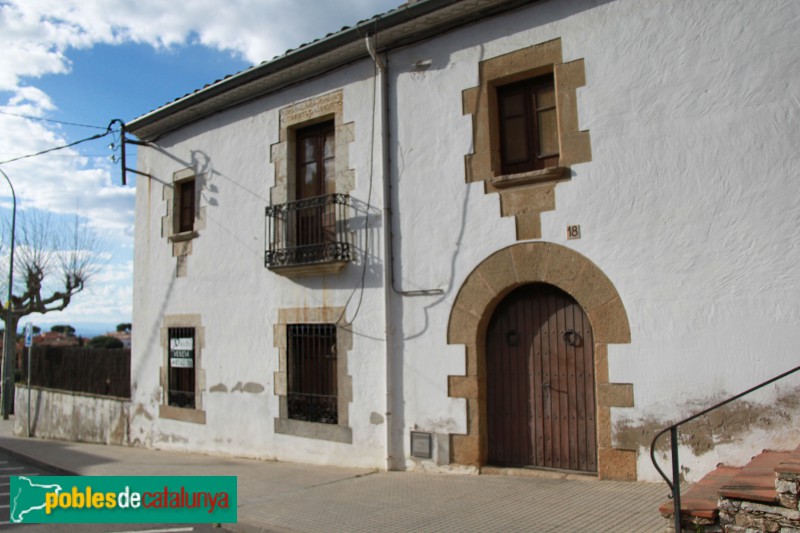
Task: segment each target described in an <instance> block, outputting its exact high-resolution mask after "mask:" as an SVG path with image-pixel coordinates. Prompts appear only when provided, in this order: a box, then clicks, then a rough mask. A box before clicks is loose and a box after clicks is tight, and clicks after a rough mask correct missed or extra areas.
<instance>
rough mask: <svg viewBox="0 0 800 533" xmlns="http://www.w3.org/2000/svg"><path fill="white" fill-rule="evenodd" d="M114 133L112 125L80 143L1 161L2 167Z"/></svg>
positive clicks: (76, 142)
mask: <svg viewBox="0 0 800 533" xmlns="http://www.w3.org/2000/svg"><path fill="white" fill-rule="evenodd" d="M112 133H116V132H115V130H112V129H111V124H109V125H108V128H106V131H105V132H103V133H98V134H96V135H92V136H91V137H86V138H85V139H80V140H78V141H75V142H71V143H69V144H65V145H62V146H56V147H54V148H48V149H47V150H42V151H41V152H36V153H35V154H28V155H21V156H19V157H15V158H13V159H8V160H6V161H0V165H5V164H6V163H13V162H14V161H19V160H20V159H27V158H29V157H36V156H39V155H44V154H47V153H50V152H55V151H56V150H63V149H64V148H69V147H71V146H75V145H77V144H81V143H85V142H88V141H94V140H96V139H102V138H103V137H105V136H107V135H111V134H112Z"/></svg>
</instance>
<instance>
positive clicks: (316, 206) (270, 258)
mask: <svg viewBox="0 0 800 533" xmlns="http://www.w3.org/2000/svg"><path fill="white" fill-rule="evenodd" d="M349 206H350V197H349V196H348V195H346V194H327V195H324V196H316V197H314V198H304V199H302V200H296V201H294V202H287V203H285V204H278V205H273V206H270V207H267V210H266V218H267V235H268V239H269V245H268V248H267V250H266V253H265V257H264V262H265V265H266V266H267V268H270V269H273V270H279V269H291V267H300V266H304V265H305V266H308V265H338V268H341V267H342V266H344V264H345V263H347V262H349V261H350V260H351V246H350V243H349V242H348V238H347V237H348V232H347V222H348V218H349ZM338 268H337V269H338Z"/></svg>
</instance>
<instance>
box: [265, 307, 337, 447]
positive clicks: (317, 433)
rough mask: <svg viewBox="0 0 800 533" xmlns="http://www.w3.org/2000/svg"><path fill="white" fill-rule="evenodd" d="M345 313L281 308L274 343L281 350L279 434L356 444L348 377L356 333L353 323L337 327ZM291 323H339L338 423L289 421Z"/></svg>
mask: <svg viewBox="0 0 800 533" xmlns="http://www.w3.org/2000/svg"><path fill="white" fill-rule="evenodd" d="M343 314H344V308H343V307H316V308H306V307H302V308H282V309H278V322H277V323H275V324H274V325H273V333H274V340H273V344H274V346H275V347H276V348H277V349H278V371H277V372H275V373H274V391H273V393H274V394H275V396H277V397H278V401H279V408H278V409H279V411H278V416H277V417H275V418H274V420H275V433H277V434H281V435H291V436H294V437H304V438H308V439H317V440H326V441H332V442H340V443H344V444H352V443H353V430H352V428H351V427H350V426H349V424H350V412H349V411H350V404H351V403H352V402H353V378H352V376H350V375H349V374H348V354H349V352H350V351H351V350H352V348H353V333H352V332H351V331H350V329H349V324H337V321H338V320H339V318H340V317H342V316H343ZM289 324H336V325H337V329H336V357H337V361H336V364H337V375H336V379H337V390H338V396H337V410H338V420H339V421H338V424H325V423H322V422H307V421H305V420H294V419H291V418H289V404H288V396H287V391H288V389H289V384H288V379H287V378H288V368H289V367H288V351H287V326H288V325H289Z"/></svg>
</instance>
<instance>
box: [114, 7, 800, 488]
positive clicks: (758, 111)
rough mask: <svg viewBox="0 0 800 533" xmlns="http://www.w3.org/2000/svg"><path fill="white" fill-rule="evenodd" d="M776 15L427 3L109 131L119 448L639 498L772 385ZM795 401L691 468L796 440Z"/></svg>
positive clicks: (785, 178) (779, 192) (793, 280)
mask: <svg viewBox="0 0 800 533" xmlns="http://www.w3.org/2000/svg"><path fill="white" fill-rule="evenodd" d="M798 20H800V4H799V3H797V2H795V1H793V0H783V1H781V0H767V1H763V2H751V1H746V0H739V1H728V0H725V1H723V0H718V1H703V2H683V1H679V0H664V1H660V2H650V1H636V0H613V1H599V0H594V1H588V0H585V1H584V0H575V1H559V0H549V1H531V2H520V1H513V0H425V1H420V2H417V3H413V4H410V5H404V6H402V7H400V8H398V9H397V10H395V11H391V12H389V13H386V14H383V15H380V16H377V17H376V18H374V19H371V20H369V21H365V22H362V23H360V24H359V25H358V26H357V27H352V28H350V29H344V30H342V31H340V32H338V33H336V34H333V35H331V36H329V37H326V38H324V39H321V40H319V41H315V42H314V43H311V44H308V45H304V46H301V47H299V48H297V49H296V50H293V51H291V52H289V53H287V54H286V55H284V56H281V57H279V58H277V59H274V60H272V61H269V62H265V63H263V64H260V65H257V66H255V67H252V68H251V69H248V70H246V71H244V72H241V73H238V74H236V75H233V76H231V77H228V78H226V79H224V80H221V81H218V82H216V83H213V84H211V85H209V86H207V87H206V88H204V89H201V90H198V91H196V92H194V93H192V94H189V95H187V96H184V97H182V98H179V99H177V100H175V101H174V102H172V103H169V104H167V105H165V106H163V107H161V108H159V109H156V110H154V111H152V112H150V113H148V114H145V115H143V116H141V117H139V118H137V119H136V120H134V121H133V122H132V123H130V124H128V125H127V128H128V131H129V132H130V133H133V134H135V135H136V136H137V137H138V138H139V139H140V140H141V141H144V142H146V143H147V146H143V147H140V148H139V155H138V167H137V168H138V171H140V172H142V173H144V174H146V175H147V177H142V176H140V177H139V178H138V182H137V200H136V241H135V246H136V250H135V284H134V315H133V323H134V324H135V327H134V328H133V354H132V381H133V382H132V395H133V397H132V402H133V403H132V407H131V420H130V439H131V441H132V442H133V443H135V444H139V445H142V446H151V447H159V448H167V449H173V450H191V451H202V452H208V453H220V454H233V455H241V456H248V457H259V458H275V459H279V460H287V461H302V462H309V463H320V464H335V465H347V466H361V467H375V468H390V469H427V470H436V469H439V470H452V471H463V472H477V471H478V470H479V469H480V468H482V467H484V466H487V465H500V466H517V467H519V466H535V467H544V468H556V469H563V470H572V471H575V470H577V471H583V472H587V473H597V474H598V475H599V476H600V477H601V478H606V479H656V473H655V471H654V470H653V468H652V466H651V465H650V463H649V457H648V449H649V442H650V439H651V438H652V436H653V434H654V433H655V431H656V430H657V429H659V428H661V427H663V426H664V425H666V424H668V423H671V422H674V421H676V420H678V419H680V418H683V417H685V416H687V415H689V414H691V413H692V412H694V411H697V410H699V409H701V408H703V407H706V406H708V405H710V404H712V403H714V402H715V401H718V400H721V399H723V398H725V397H726V396H730V395H732V394H734V393H736V392H739V391H740V390H743V389H746V388H748V387H749V386H751V385H754V384H756V383H758V382H760V381H763V380H766V379H768V378H770V377H772V376H774V375H776V374H779V373H781V372H782V371H784V370H787V369H789V368H791V367H793V366H796V364H797V349H796V347H797V346H798V344H800V327H798V326H799V325H800V268H798V266H797V265H798V264H800V247H798V246H797V244H796V243H797V240H798V238H797V227H798V225H800V206H799V205H798V198H800V175H798V172H800V171H799V170H798V169H800V150H798V140H800V116H799V115H798V104H799V103H800V69H798V64H800V46H798V44H800V43H798V32H797V22H798ZM365 36H368V37H366V38H365ZM797 389H798V378H795V379H792V378H788V379H786V380H783V381H781V382H779V383H778V384H777V385H776V386H772V387H770V388H767V389H764V390H763V391H761V392H759V393H757V394H755V395H753V396H751V397H748V399H747V400H746V401H744V402H742V403H737V404H734V405H733V406H732V407H730V408H726V409H725V410H724V411H722V412H718V413H717V414H715V415H713V416H711V417H710V418H707V419H704V420H703V421H701V422H700V423H699V424H696V425H694V426H690V427H688V428H686V429H685V430H684V431H683V433H682V434H683V441H682V446H681V457H682V460H683V464H684V469H685V470H684V472H685V474H686V476H687V479H690V480H691V479H696V478H697V477H698V476H699V475H701V474H703V473H705V472H707V471H708V470H709V469H711V468H713V466H714V465H715V464H716V463H718V462H721V461H725V462H728V463H730V464H741V463H743V462H745V461H746V460H747V459H748V458H749V457H750V456H751V455H753V454H754V453H756V452H758V451H760V450H761V449H762V448H767V447H792V448H794V447H796V446H797V445H798V444H800V433H798V431H797V430H796V427H797V422H798V406H797V399H796V398H797V392H798V390H797Z"/></svg>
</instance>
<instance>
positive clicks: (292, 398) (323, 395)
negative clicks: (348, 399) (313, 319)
mask: <svg viewBox="0 0 800 533" xmlns="http://www.w3.org/2000/svg"><path fill="white" fill-rule="evenodd" d="M287 355H288V369H289V372H288V376H287V377H288V385H289V388H288V407H289V418H291V419H294V420H305V421H308V422H320V423H323V424H338V422H339V415H338V405H337V404H338V398H337V397H338V394H337V392H338V391H337V377H336V375H337V357H336V326H335V325H333V324H290V325H288V326H287Z"/></svg>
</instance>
